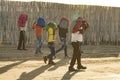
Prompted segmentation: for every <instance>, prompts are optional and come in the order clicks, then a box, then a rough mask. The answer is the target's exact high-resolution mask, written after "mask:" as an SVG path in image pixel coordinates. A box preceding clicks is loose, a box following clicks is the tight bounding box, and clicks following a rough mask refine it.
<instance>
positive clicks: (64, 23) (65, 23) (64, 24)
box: [59, 17, 69, 29]
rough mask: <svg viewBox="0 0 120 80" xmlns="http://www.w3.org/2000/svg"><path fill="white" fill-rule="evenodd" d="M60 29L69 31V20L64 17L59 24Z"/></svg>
mask: <svg viewBox="0 0 120 80" xmlns="http://www.w3.org/2000/svg"><path fill="white" fill-rule="evenodd" d="M59 27H60V28H64V29H68V27H69V19H68V18H65V17H62V18H61V20H60V23H59Z"/></svg>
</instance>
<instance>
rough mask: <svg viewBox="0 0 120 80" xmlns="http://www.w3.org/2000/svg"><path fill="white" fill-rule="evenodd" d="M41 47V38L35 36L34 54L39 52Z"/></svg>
mask: <svg viewBox="0 0 120 80" xmlns="http://www.w3.org/2000/svg"><path fill="white" fill-rule="evenodd" d="M41 47H42V37H41V36H37V47H36V54H37V53H38V52H40V49H41Z"/></svg>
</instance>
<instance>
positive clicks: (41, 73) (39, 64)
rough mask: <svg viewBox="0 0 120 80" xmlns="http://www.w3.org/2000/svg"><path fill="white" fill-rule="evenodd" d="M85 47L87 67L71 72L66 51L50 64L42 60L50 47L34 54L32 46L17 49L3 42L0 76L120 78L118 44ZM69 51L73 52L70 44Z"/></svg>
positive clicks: (16, 79)
mask: <svg viewBox="0 0 120 80" xmlns="http://www.w3.org/2000/svg"><path fill="white" fill-rule="evenodd" d="M83 50H84V53H83V54H82V63H83V64H84V65H85V66H87V69H86V70H79V71H77V72H68V66H69V62H70V58H67V59H65V58H63V57H64V55H63V52H61V53H60V54H58V55H57V58H56V59H55V62H56V63H57V64H56V65H55V66H50V65H46V64H44V62H43V60H42V56H43V55H46V54H48V53H49V49H48V48H43V51H44V54H43V55H38V56H35V55H34V48H33V47H30V48H28V50H27V51H18V50H16V49H15V47H10V46H0V80H120V57H119V56H120V47H119V46H84V47H83ZM68 53H69V55H70V56H71V55H72V49H71V47H70V49H69V51H68ZM75 68H76V66H75Z"/></svg>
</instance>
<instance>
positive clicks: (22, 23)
mask: <svg viewBox="0 0 120 80" xmlns="http://www.w3.org/2000/svg"><path fill="white" fill-rule="evenodd" d="M27 18H28V16H27V14H25V13H22V14H20V16H19V18H18V26H19V27H25V24H26V21H27Z"/></svg>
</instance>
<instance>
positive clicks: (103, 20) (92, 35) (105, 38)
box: [0, 0, 120, 45]
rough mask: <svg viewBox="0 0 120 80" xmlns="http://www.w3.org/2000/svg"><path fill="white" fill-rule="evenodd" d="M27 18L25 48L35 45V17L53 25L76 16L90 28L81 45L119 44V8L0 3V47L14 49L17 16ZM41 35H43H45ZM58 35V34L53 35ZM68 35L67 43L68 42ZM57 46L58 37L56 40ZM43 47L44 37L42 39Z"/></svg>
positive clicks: (17, 30)
mask: <svg viewBox="0 0 120 80" xmlns="http://www.w3.org/2000/svg"><path fill="white" fill-rule="evenodd" d="M22 12H25V13H27V14H28V29H27V44H30V45H31V44H35V43H36V37H35V32H34V30H33V29H32V24H33V22H34V21H35V20H36V19H37V18H38V17H39V16H41V17H44V18H45V20H46V22H49V21H55V22H56V23H57V24H58V23H59V21H60V18H61V17H62V16H66V17H68V18H69V19H70V20H71V21H72V20H74V19H75V18H77V17H78V16H81V17H83V18H84V19H86V20H87V21H88V23H89V25H90V28H89V29H88V31H87V32H86V33H85V35H84V44H87V45H89V44H90V45H101V44H115V45H119V44H120V35H119V34H120V8H119V7H105V6H89V5H68V4H58V3H47V2H15V1H5V0H1V1H0V43H9V44H14V45H17V43H18V38H19V28H18V26H17V19H18V16H19V14H20V13H22ZM46 34H47V33H46V31H44V34H43V35H46ZM56 34H57V35H58V32H57V33H56ZM70 34H71V33H70V32H69V33H68V42H70ZM56 39H57V43H59V42H60V41H59V37H58V36H56ZM43 41H44V43H46V42H47V37H43Z"/></svg>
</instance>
